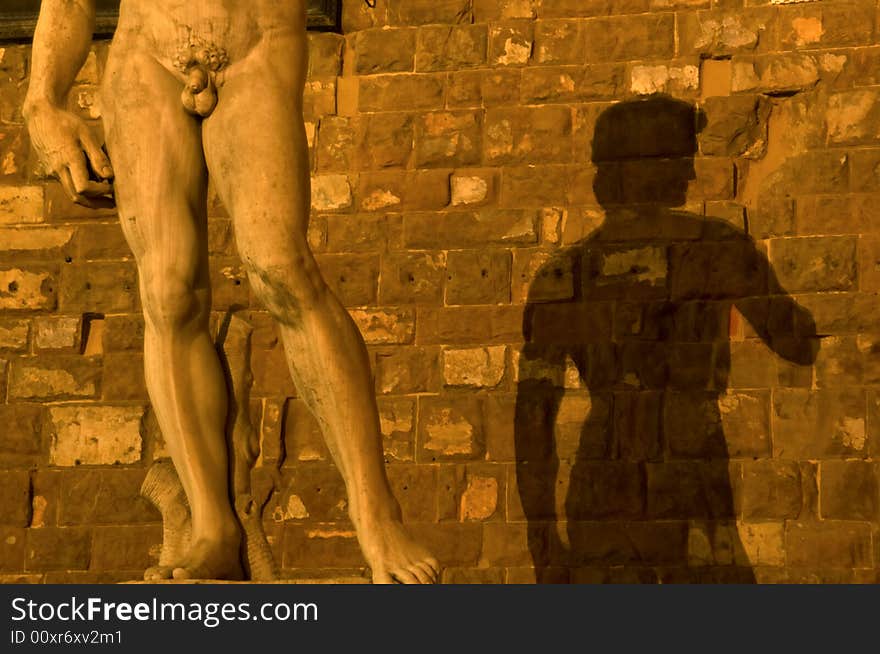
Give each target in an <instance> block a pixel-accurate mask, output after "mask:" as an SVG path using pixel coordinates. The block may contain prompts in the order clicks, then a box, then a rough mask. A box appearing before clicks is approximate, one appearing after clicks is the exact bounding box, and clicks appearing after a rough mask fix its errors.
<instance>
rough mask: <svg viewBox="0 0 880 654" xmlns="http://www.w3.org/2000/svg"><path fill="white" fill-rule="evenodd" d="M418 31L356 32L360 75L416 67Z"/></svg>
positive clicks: (356, 64) (357, 68) (355, 45)
mask: <svg viewBox="0 0 880 654" xmlns="http://www.w3.org/2000/svg"><path fill="white" fill-rule="evenodd" d="M416 32H417V30H415V29H411V28H401V29H373V30H362V31H359V32H358V33H357V34H356V35H355V41H354V49H355V52H356V53H357V59H356V63H355V70H356V72H357V73H358V74H359V75H372V74H375V73H404V72H410V71H412V70H413V66H414V61H415V51H416Z"/></svg>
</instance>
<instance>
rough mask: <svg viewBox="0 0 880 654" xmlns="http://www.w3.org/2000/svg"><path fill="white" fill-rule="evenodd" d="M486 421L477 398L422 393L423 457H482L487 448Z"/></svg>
mask: <svg viewBox="0 0 880 654" xmlns="http://www.w3.org/2000/svg"><path fill="white" fill-rule="evenodd" d="M482 421H483V418H482V411H481V408H480V402H479V400H478V399H477V398H474V397H467V396H465V397H455V398H452V397H449V398H446V397H439V398H432V397H426V396H423V397H421V398H420V399H419V433H418V440H419V449H420V452H421V453H420V457H421V459H422V460H423V461H458V460H476V459H479V458H480V457H481V455H482V453H483V451H484V449H485V442H484V436H483V425H482Z"/></svg>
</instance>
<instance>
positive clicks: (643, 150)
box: [592, 94, 706, 163]
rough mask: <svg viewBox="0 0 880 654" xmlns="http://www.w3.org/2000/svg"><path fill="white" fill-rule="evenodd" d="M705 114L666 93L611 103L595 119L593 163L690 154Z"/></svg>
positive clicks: (689, 155)
mask: <svg viewBox="0 0 880 654" xmlns="http://www.w3.org/2000/svg"><path fill="white" fill-rule="evenodd" d="M705 124H706V118H705V114H704V113H703V112H702V111H700V110H699V109H697V107H695V106H694V105H693V104H691V103H689V102H685V101H683V100H677V99H675V98H672V97H670V96H668V95H660V94H658V95H652V96H648V97H646V98H643V99H638V100H628V101H626V102H621V103H619V104H615V105H612V106H611V107H609V108H608V109H606V110H605V111H603V112H602V114H601V115H600V116H599V118H598V120H597V121H596V126H595V132H594V136H593V154H592V159H593V161H594V162H596V163H601V162H611V161H621V160H627V159H641V158H647V157H657V158H667V157H668V158H672V157H692V156H694V154H695V153H696V152H697V134H698V133H699V132H700V130H702V129H703V127H705Z"/></svg>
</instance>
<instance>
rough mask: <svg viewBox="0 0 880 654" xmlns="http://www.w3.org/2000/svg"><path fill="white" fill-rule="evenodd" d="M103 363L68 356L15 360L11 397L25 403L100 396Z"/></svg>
mask: <svg viewBox="0 0 880 654" xmlns="http://www.w3.org/2000/svg"><path fill="white" fill-rule="evenodd" d="M100 377H101V368H100V362H99V361H98V360H97V359H95V358H91V357H81V356H78V355H64V356H54V357H51V358H49V357H33V358H22V359H18V360H17V361H15V363H14V365H13V367H12V373H11V375H10V380H9V395H10V397H13V398H16V399H21V400H65V399H74V398H87V397H94V396H96V395H97V393H98V390H99V380H100Z"/></svg>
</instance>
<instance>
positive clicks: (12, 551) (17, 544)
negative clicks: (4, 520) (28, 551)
mask: <svg viewBox="0 0 880 654" xmlns="http://www.w3.org/2000/svg"><path fill="white" fill-rule="evenodd" d="M25 533H26V532H25V530H24V529H21V528H19V527H0V572H20V571H22V570H24V551H25V547H24V543H25ZM4 577H5V575H4ZM0 583H21V582H18V581H15V582H10V581H6V582H0Z"/></svg>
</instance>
